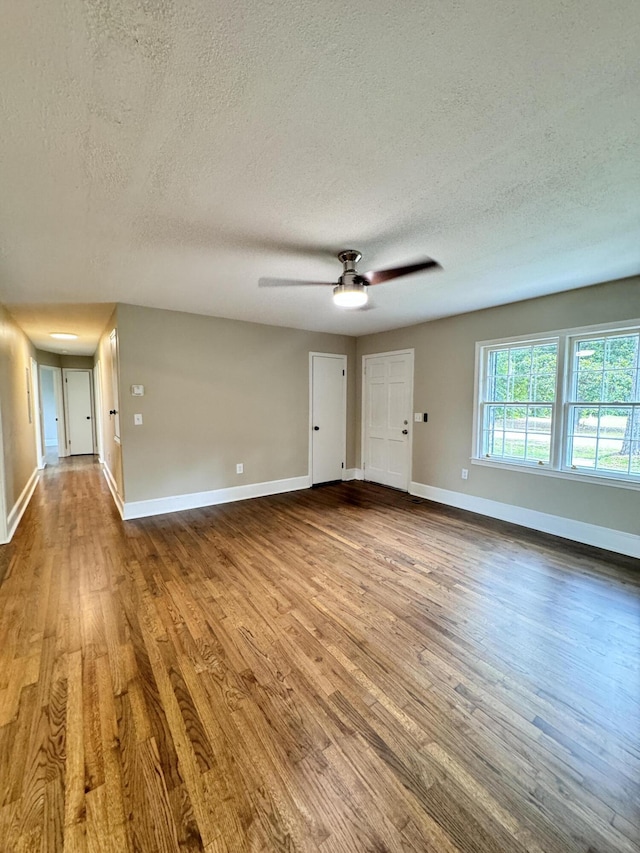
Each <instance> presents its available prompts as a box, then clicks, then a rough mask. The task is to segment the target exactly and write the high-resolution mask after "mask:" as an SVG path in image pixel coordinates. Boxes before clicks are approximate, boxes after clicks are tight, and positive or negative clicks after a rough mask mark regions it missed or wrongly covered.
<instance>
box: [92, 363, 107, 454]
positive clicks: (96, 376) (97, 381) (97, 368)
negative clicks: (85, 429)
mask: <svg viewBox="0 0 640 853" xmlns="http://www.w3.org/2000/svg"><path fill="white" fill-rule="evenodd" d="M93 395H94V396H93V399H94V402H95V406H94V412H93V423H94V431H95V432H94V435H95V438H96V442H97V449H98V462H104V435H103V429H102V366H101V364H100V361H96V363H95V364H94V366H93Z"/></svg>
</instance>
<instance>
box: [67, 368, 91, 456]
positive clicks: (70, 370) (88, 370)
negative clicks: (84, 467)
mask: <svg viewBox="0 0 640 853" xmlns="http://www.w3.org/2000/svg"><path fill="white" fill-rule="evenodd" d="M70 373H88V374H89V399H90V405H91V443H92V445H93V449H92V453H95V452H96V406H95V401H94V397H93V369H92V368H90V367H63V368H62V378H63V380H66V378H67V376H68V375H69V374H70ZM65 385H66V382H63V388H64V421H65V447H66V448H67V455H70V454H71V451H70V450H69V399H68V394H67V389H66V387H65Z"/></svg>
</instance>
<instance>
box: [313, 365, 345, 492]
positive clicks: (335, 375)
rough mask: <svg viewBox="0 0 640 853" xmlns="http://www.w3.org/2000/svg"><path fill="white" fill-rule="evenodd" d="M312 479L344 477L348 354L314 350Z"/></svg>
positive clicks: (317, 480) (325, 479)
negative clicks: (330, 353) (324, 352)
mask: <svg viewBox="0 0 640 853" xmlns="http://www.w3.org/2000/svg"><path fill="white" fill-rule="evenodd" d="M310 367H311V442H310V450H311V465H310V470H311V482H312V483H328V482H331V481H332V480H341V479H342V474H343V471H344V466H345V453H346V446H345V445H346V427H347V397H346V388H347V376H346V373H347V357H346V356H345V355H328V354H327V355H325V354H321V353H311V365H310Z"/></svg>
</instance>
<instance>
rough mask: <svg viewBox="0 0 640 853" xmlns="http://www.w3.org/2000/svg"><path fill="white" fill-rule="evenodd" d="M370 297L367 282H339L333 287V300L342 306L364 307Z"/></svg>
mask: <svg viewBox="0 0 640 853" xmlns="http://www.w3.org/2000/svg"><path fill="white" fill-rule="evenodd" d="M368 299H369V294H368V293H367V285H366V284H338V285H336V286H335V287H334V288H333V301H334V302H335V304H336V305H338V307H340V308H362V306H363V305H366V304H367V301H368Z"/></svg>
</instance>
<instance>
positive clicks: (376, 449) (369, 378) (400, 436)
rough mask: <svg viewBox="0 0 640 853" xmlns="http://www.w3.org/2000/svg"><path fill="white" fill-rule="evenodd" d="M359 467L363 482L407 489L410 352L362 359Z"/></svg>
mask: <svg viewBox="0 0 640 853" xmlns="http://www.w3.org/2000/svg"><path fill="white" fill-rule="evenodd" d="M362 372H363V376H362V388H363V394H362V467H363V474H364V479H365V480H370V481H371V482H373V483H380V484H381V485H383V486H393V488H395V489H401V490H402V491H405V492H406V491H408V490H409V480H410V475H411V444H412V442H411V432H412V430H411V410H412V407H413V350H402V351H398V352H386V353H377V354H375V355H365V356H363V358H362Z"/></svg>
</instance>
